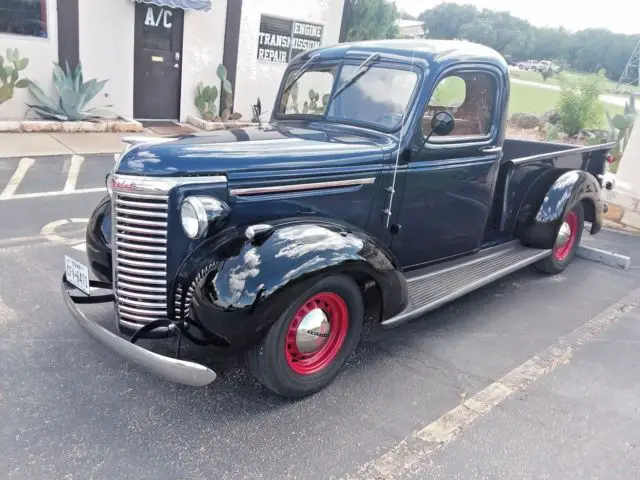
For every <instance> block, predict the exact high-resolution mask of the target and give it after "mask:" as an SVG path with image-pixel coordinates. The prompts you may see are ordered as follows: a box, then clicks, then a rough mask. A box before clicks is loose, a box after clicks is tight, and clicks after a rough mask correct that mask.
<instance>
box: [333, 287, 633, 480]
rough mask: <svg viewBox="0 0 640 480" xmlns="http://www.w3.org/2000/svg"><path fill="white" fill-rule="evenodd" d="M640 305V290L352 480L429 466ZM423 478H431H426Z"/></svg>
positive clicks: (383, 478) (384, 479)
mask: <svg viewBox="0 0 640 480" xmlns="http://www.w3.org/2000/svg"><path fill="white" fill-rule="evenodd" d="M639 304H640V289H639V290H636V291H635V292H633V293H631V294H630V295H628V296H627V297H626V298H624V299H623V300H621V301H619V302H617V303H616V304H614V305H612V306H611V307H609V308H608V309H606V310H605V311H604V312H602V313H600V314H599V315H597V316H595V317H594V318H592V319H591V320H589V321H588V322H586V323H584V324H583V325H581V326H580V327H578V328H577V329H575V330H574V331H572V332H571V333H569V334H568V335H566V336H564V337H562V338H560V339H559V340H558V341H557V342H556V343H555V344H554V345H552V346H551V347H549V348H548V349H546V350H545V351H543V352H542V353H540V354H539V355H536V356H535V357H533V358H531V359H530V360H527V361H526V362H524V363H523V364H521V365H520V366H518V367H516V368H515V369H513V370H511V371H510V372H509V373H507V374H506V375H505V376H504V377H502V378H500V379H499V380H498V381H496V382H494V383H492V384H491V385H489V386H488V387H487V388H485V389H484V390H482V391H480V392H478V393H477V394H475V395H474V396H472V397H470V398H469V399H468V400H466V401H465V402H463V403H462V404H460V405H458V406H457V407H455V408H454V409H452V410H450V411H449V412H448V413H446V414H444V415H443V416H442V417H440V418H439V419H437V420H436V421H435V422H433V423H430V424H429V425H427V426H426V427H424V428H422V429H421V430H419V431H417V432H414V433H413V434H411V435H409V436H408V437H406V438H405V439H404V440H402V441H401V442H400V443H398V444H397V445H396V446H394V447H392V448H391V449H390V450H388V451H387V452H386V453H384V454H383V455H381V456H379V457H377V458H375V459H374V460H372V461H370V462H368V463H366V464H365V465H362V466H361V467H360V468H359V469H358V471H357V473H354V474H352V475H347V476H346V477H345V478H346V479H347V480H348V479H350V480H369V479H374V478H375V479H376V480H391V479H396V478H398V479H399V478H404V477H406V476H407V475H408V474H414V475H415V474H416V473H417V472H419V471H421V470H423V469H426V468H428V466H429V456H430V455H432V454H434V453H435V452H437V451H438V450H440V449H442V448H444V447H446V446H447V445H448V444H450V443H451V442H453V441H454V440H455V438H456V437H457V436H458V435H460V434H461V433H462V432H464V431H465V430H467V429H469V428H470V427H471V426H472V424H473V423H474V422H475V421H476V420H478V419H480V418H481V417H483V416H484V415H486V414H488V413H489V412H490V411H491V410H492V409H493V408H494V407H496V406H498V405H500V404H501V403H502V402H504V401H505V400H506V399H507V398H509V397H510V396H511V395H512V394H513V393H515V392H518V391H521V390H524V389H525V388H527V387H528V386H529V385H530V384H531V383H533V382H535V381H536V380H537V379H539V378H540V377H542V376H543V375H546V374H548V373H551V372H552V371H554V370H555V369H556V368H557V367H558V366H559V365H560V364H567V363H569V361H570V360H571V358H572V357H573V353H574V351H575V350H576V349H577V348H579V347H581V346H582V345H584V344H585V343H587V342H588V341H590V340H593V339H594V338H595V337H597V336H598V335H599V334H601V333H602V332H603V331H605V330H606V329H608V328H609V327H611V326H612V325H613V324H614V323H615V322H616V321H618V320H619V319H620V317H621V316H622V315H623V314H624V313H626V312H628V311H629V310H631V309H633V308H635V307H637V306H638V305H639ZM420 478H428V475H426V474H425V475H422V476H421V477H420Z"/></svg>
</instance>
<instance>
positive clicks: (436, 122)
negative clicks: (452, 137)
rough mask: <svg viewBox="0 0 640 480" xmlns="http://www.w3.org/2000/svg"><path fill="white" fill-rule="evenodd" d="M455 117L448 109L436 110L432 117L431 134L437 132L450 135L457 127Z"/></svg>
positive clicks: (440, 134) (437, 133) (441, 134)
mask: <svg viewBox="0 0 640 480" xmlns="http://www.w3.org/2000/svg"><path fill="white" fill-rule="evenodd" d="M455 123H456V121H455V119H454V118H453V115H451V113H449V112H447V111H444V110H443V111H441V112H436V114H435V115H434V116H433V118H432V119H431V134H430V135H429V136H431V135H433V134H436V135H439V136H444V135H449V134H450V133H451V132H453V128H454V127H455Z"/></svg>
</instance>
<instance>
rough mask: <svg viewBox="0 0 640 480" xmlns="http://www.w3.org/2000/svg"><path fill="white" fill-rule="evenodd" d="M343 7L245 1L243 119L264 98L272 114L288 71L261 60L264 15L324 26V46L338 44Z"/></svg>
mask: <svg viewBox="0 0 640 480" xmlns="http://www.w3.org/2000/svg"><path fill="white" fill-rule="evenodd" d="M343 7H344V0H315V1H306V0H305V1H301V0H244V2H243V5H242V21H241V23H240V43H239V46H238V74H237V79H236V90H235V101H234V108H235V111H236V112H239V113H241V114H242V116H243V118H250V117H251V105H253V104H255V103H256V100H257V98H258V97H260V100H261V102H262V106H263V112H265V113H267V112H268V115H270V114H271V112H272V110H273V106H274V103H275V99H276V95H277V93H278V87H279V85H280V80H281V79H282V75H283V73H284V71H285V69H286V65H285V64H282V63H272V62H266V61H259V60H258V59H257V56H258V33H259V32H260V16H261V15H262V14H265V15H273V16H277V17H284V18H291V19H294V20H300V21H306V22H310V23H316V24H322V25H324V35H323V38H322V45H323V46H326V45H331V44H335V43H338V39H339V37H340V26H341V23H342V10H343Z"/></svg>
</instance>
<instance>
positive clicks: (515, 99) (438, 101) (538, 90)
mask: <svg viewBox="0 0 640 480" xmlns="http://www.w3.org/2000/svg"><path fill="white" fill-rule="evenodd" d="M523 73H528V74H530V75H538V74H534V73H533V72H523ZM551 82H552V80H551V79H550V80H549V83H550V84H551ZM556 82H557V80H556ZM464 98H465V84H464V81H463V80H461V79H460V78H457V77H450V78H447V79H445V80H444V81H442V82H441V83H440V84H439V85H438V87H437V88H436V91H435V93H434V98H433V99H432V100H431V104H432V105H444V106H457V105H460V104H461V103H462V102H463V100H464ZM559 100H560V91H559V90H554V89H550V88H542V87H537V86H534V85H523V84H521V83H512V84H511V97H510V100H509V116H511V115H513V114H514V113H531V114H533V115H537V116H541V115H543V114H544V113H545V112H548V111H549V110H555V109H556V106H557V104H558V101H559ZM602 105H603V107H604V108H605V110H607V111H608V112H609V114H610V115H611V116H614V115H616V114H619V113H620V114H622V113H624V108H623V107H622V106H618V105H612V104H610V103H605V102H602ZM599 128H605V129H608V128H609V122H608V121H607V116H606V114H605V113H604V112H603V113H602V119H601V122H600V125H599Z"/></svg>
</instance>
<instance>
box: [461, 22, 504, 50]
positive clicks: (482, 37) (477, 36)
mask: <svg viewBox="0 0 640 480" xmlns="http://www.w3.org/2000/svg"><path fill="white" fill-rule="evenodd" d="M458 38H460V39H463V40H469V41H470V42H476V43H482V44H484V45H492V44H495V42H496V39H497V38H498V34H497V33H496V31H495V30H494V29H493V27H492V26H491V24H490V23H489V22H487V21H486V20H485V19H483V18H477V19H475V20H473V21H471V22H469V23H465V24H464V25H462V26H461V27H460V30H458Z"/></svg>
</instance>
